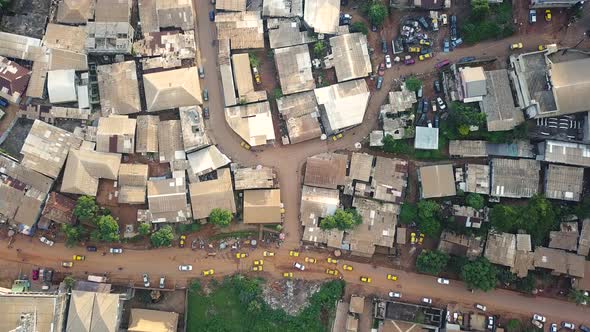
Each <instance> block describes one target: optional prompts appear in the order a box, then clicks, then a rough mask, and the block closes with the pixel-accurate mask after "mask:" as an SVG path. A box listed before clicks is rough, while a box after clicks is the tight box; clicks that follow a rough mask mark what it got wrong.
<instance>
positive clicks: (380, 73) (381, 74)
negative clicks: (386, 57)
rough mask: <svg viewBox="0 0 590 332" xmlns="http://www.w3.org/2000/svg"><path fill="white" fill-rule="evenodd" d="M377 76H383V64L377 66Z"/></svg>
mask: <svg viewBox="0 0 590 332" xmlns="http://www.w3.org/2000/svg"><path fill="white" fill-rule="evenodd" d="M378 74H379V76H383V75H385V64H384V63H383V62H381V63H380V64H379V70H378Z"/></svg>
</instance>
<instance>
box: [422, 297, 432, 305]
mask: <svg viewBox="0 0 590 332" xmlns="http://www.w3.org/2000/svg"><path fill="white" fill-rule="evenodd" d="M422 303H425V304H432V299H431V298H428V297H423V298H422Z"/></svg>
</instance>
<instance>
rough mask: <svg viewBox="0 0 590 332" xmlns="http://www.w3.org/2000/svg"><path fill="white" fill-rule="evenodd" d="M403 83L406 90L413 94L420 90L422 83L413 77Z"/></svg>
mask: <svg viewBox="0 0 590 332" xmlns="http://www.w3.org/2000/svg"><path fill="white" fill-rule="evenodd" d="M404 83H405V85H406V89H408V90H410V91H414V92H416V91H418V90H420V88H421V87H422V81H420V80H419V79H417V78H416V77H415V76H410V77H408V78H407V79H406V81H405V82H404Z"/></svg>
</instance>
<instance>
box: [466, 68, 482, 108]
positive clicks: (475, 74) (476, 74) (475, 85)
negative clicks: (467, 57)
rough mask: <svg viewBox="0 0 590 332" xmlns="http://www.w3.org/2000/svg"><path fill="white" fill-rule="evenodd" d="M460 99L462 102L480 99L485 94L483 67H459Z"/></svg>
mask: <svg viewBox="0 0 590 332" xmlns="http://www.w3.org/2000/svg"><path fill="white" fill-rule="evenodd" d="M459 79H460V81H461V90H460V91H459V92H460V94H461V97H462V98H461V99H462V100H463V102H464V103H472V102H476V101H482V100H483V96H485V95H486V94H487V88H486V77H485V74H484V71H483V67H463V68H460V69H459Z"/></svg>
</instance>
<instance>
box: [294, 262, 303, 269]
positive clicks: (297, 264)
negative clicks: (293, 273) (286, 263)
mask: <svg viewBox="0 0 590 332" xmlns="http://www.w3.org/2000/svg"><path fill="white" fill-rule="evenodd" d="M293 267H294V268H296V269H297V270H301V271H305V265H303V264H299V263H297V262H295V263H293Z"/></svg>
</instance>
